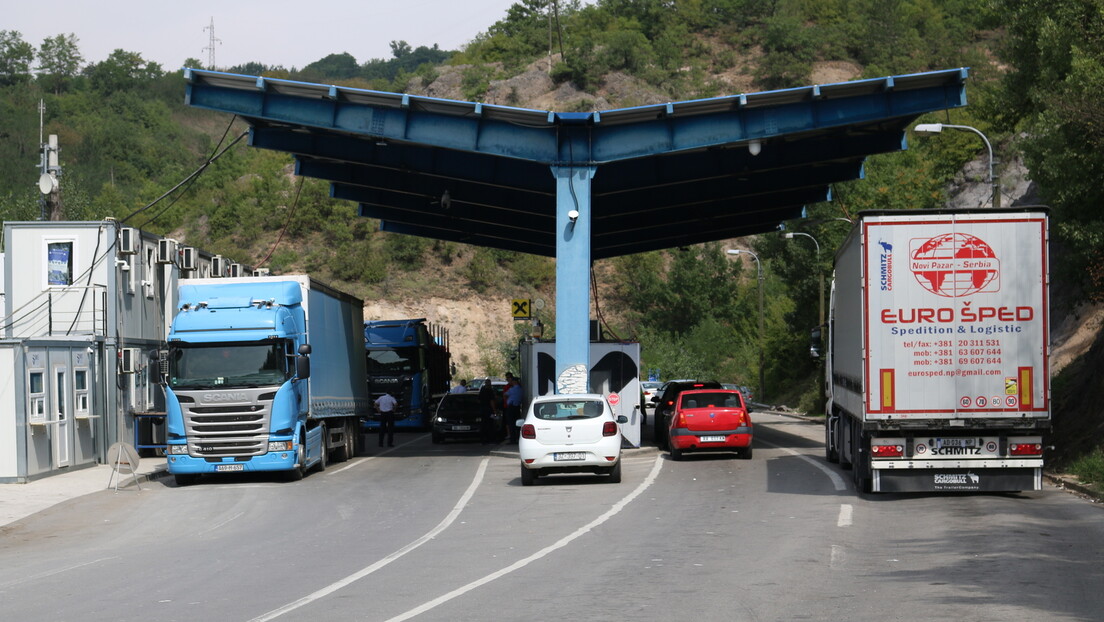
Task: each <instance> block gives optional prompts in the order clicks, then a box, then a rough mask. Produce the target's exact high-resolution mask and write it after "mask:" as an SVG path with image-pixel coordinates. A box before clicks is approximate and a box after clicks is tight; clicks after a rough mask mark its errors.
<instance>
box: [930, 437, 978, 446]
mask: <svg viewBox="0 0 1104 622" xmlns="http://www.w3.org/2000/svg"><path fill="white" fill-rule="evenodd" d="M976 444H977V439H976V438H939V439H936V440H935V446H936V447H974V446H975V445H976Z"/></svg>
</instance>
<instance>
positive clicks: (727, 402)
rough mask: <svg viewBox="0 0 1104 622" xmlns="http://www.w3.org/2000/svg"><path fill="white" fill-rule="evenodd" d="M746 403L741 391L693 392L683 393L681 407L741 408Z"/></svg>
mask: <svg viewBox="0 0 1104 622" xmlns="http://www.w3.org/2000/svg"><path fill="white" fill-rule="evenodd" d="M743 405H744V404H743V402H742V401H741V400H740V394H739V393H729V392H726V393H691V394H689V395H683V396H682V401H681V402H680V406H681V408H710V407H713V408H740V407H742V406H743Z"/></svg>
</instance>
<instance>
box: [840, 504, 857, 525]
mask: <svg viewBox="0 0 1104 622" xmlns="http://www.w3.org/2000/svg"><path fill="white" fill-rule="evenodd" d="M853 509H854V508H852V507H851V504H850V503H843V504H840V513H839V519H838V520H837V521H836V527H850V526H851V513H852V511H853Z"/></svg>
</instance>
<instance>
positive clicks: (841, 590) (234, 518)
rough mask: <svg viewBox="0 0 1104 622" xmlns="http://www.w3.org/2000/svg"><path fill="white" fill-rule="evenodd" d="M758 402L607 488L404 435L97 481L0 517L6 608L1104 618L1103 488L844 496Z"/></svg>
mask: <svg viewBox="0 0 1104 622" xmlns="http://www.w3.org/2000/svg"><path fill="white" fill-rule="evenodd" d="M756 421H757V428H756V442H755V456H754V458H753V459H752V460H740V459H737V458H734V457H731V456H728V455H700V456H693V455H692V456H690V457H689V458H688V459H687V460H685V461H682V462H673V461H670V460H668V459H667V457H666V454H663V453H657V452H656V451H654V449H651V450H650V449H642V450H633V451H630V452H627V453H626V454H625V458H624V459H625V465H624V481H623V482H622V483H621V484H608V483H605V482H604V481H602V479H601V478H598V477H594V476H589V475H577V476H575V475H571V476H555V477H548V478H542V479H541V480H538V483H537V485H536V486H532V487H522V486H521V482H520V479H519V473H518V470H519V467H518V464H517V459H516V458H511V457H508V456H507V455H506V454H504V453H502V452H500V451H494V452H491V451H489V449H488V447H486V446H483V445H480V444H478V443H474V444H466V443H450V444H446V445H432V444H431V443H430V442H429V438H428V435H413V434H409V435H401V436H400V438H401V442H400V443H399V446H398V447H396V448H395V449H394V450H391V451H389V452H386V453H383V454H380V455H372V456H361V457H358V458H356V459H355V460H353V461H350V462H347V463H343V464H335V465H330V467H329V469H328V470H327V471H325V472H323V473H317V472H316V473H313V474H311V475H309V476H308V477H307V478H306V479H304V480H303V481H301V482H296V483H282V482H279V481H278V480H276V479H275V478H271V479H269V478H258V477H248V476H231V477H227V478H219V479H208V480H205V481H204V482H203V483H201V484H199V485H196V486H191V487H186V488H177V487H176V486H175V485H174V484H173V483H172V480H171V479H168V478H167V479H164V480H161V481H160V482H154V483H151V484H150V485H149V486H147V487H146V488H148V490H145V491H143V492H142V493H141V494H132V495H125V494H110V493H104V494H94V495H89V496H86V497H83V498H80V499H77V500H74V501H72V502H69V503H66V504H63V505H61V506H58V507H55V508H53V509H51V510H48V511H46V512H43V513H40V514H37V515H35V516H33V517H31V518H29V519H26V520H23V521H20V522H18V523H16V524H13V525H10V526H8V527H6V528H4V529H2V530H0V612H2V613H0V617H2V618H3V619H10V620H80V621H88V620H151V619H156V620H188V621H195V620H215V619H217V620H229V621H237V620H241V621H247V620H333V619H349V620H405V619H416V620H450V621H452V620H491V619H493V620H552V619H566V620H583V619H585V620H670V619H691V618H692V619H695V620H698V621H706V620H725V621H728V620H750V621H758V620H797V619H811V620H830V619H839V620H844V619H846V620H875V621H878V622H885V621H886V620H915V619H929V620H930V619H953V620H1027V619H1031V620H1099V619H1101V617H1100V616H1101V614H1100V612H1101V611H1104V590H1101V586H1104V564H1102V563H1101V561H1102V559H1101V551H1102V550H1104V514H1102V513H1101V512H1102V509H1101V508H1100V507H1098V506H1096V505H1093V504H1090V503H1088V502H1086V501H1084V500H1082V499H1080V498H1078V497H1076V496H1073V495H1070V494H1068V493H1065V492H1062V491H1060V490H1058V489H1055V488H1052V487H1049V486H1048V488H1047V489H1046V490H1043V491H1040V492H1032V493H1023V494H983V495H975V494H951V495H858V494H856V493H855V491H854V488H853V487H852V485H851V483H850V480H849V479H848V478H847V477H845V475H846V474H845V473H844V472H842V471H840V470H839V469H838V467H837V466H835V465H829V464H828V463H826V462H825V461H824V458H823V446H822V444H821V441H820V438H821V436H822V433H821V429H820V427H818V426H815V425H810V424H807V423H805V422H801V421H797V420H793V419H787V418H784V417H779V416H773V415H768V414H757V415H756ZM370 449H372V450H373V451H374V450H375V448H374V447H372V448H370Z"/></svg>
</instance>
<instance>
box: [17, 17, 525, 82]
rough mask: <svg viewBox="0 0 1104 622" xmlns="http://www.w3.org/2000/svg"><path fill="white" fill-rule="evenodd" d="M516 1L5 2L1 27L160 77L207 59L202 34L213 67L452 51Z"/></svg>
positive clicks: (360, 59)
mask: <svg viewBox="0 0 1104 622" xmlns="http://www.w3.org/2000/svg"><path fill="white" fill-rule="evenodd" d="M514 1H515V0H464V1H460V0H387V1H381V0H361V1H356V0H311V1H310V2H289V1H288V0H189V1H188V2H169V1H166V0H101V1H99V2H89V1H87V0H53V1H52V2H50V3H35V2H19V3H15V2H6V3H5V5H6V6H5V7H4V10H3V12H2V16H0V30H15V31H18V32H19V33H20V34H21V35H22V38H23V40H24V41H26V42H28V43H30V44H31V45H33V46H35V47H36V48H37V47H38V46H39V45H40V44H41V43H42V41H43V40H44V39H46V38H47V37H53V36H56V35H59V34H70V33H72V34H74V35H76V36H77V40H78V45H79V47H80V50H81V54H82V55H83V56H84V60H85V63H86V64H87V63H92V62H99V61H102V60H104V59H105V58H107V57H108V55H110V54H111V52H112V51H114V50H115V49H117V48H122V49H124V50H126V51H128V52H138V53H139V54H141V55H142V58H144V59H146V60H148V61H154V62H157V63H160V64H161V66H162V68H163V69H165V70H166V71H174V70H176V69H179V68H180V67H181V66H183V64H184V61H185V60H186V59H188V58H197V59H199V60H201V61H203V62H204V63H206V62H207V59H208V52H207V51H206V50H205V49H204V48H207V47H209V46H208V43H209V41H210V31H209V29H208V27H209V26H210V25H211V21H212V19H213V20H214V33H215V37H217V38H218V39H219V40H220V41H221V42H220V43H216V44H215V62H216V64H217V66H219V67H230V66H234V65H240V64H243V63H247V62H251V61H257V62H261V63H264V64H266V65H270V66H275V65H282V66H284V67H285V68H288V69H290V68H292V67H296V68H302V67H303V66H305V65H308V64H310V63H312V62H314V61H316V60H318V59H320V58H322V57H324V56H326V55H327V54H331V53H342V52H348V53H349V54H352V55H353V56H354V57H355V58H356V59H357V61H358V62H361V63H363V62H364V61H366V60H368V59H371V58H383V59H387V58H390V57H391V47H390V45H389V43H390V42H391V41H394V40H405V41H406V42H407V43H409V44H410V45H411V47H413V48H416V47H418V46H420V45H426V46H432V45H433V44H434V43H437V44H438V45H440V47H441V48H442V49H457V48H459V47H461V46H463V45H464V44H465V43H467V42H468V41H471V40H472V38H474V37H475V36H476V35H477V34H478V33H480V32H482V31H485V30H486V29H487V28H488V27H489V26H490V25H491V24H493V23H495V22H496V21H498V20H499V19H501V18H503V17H504V16H505V15H506V10H507V9H508V8H509V7H510V5H512V4H513V3H514Z"/></svg>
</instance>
